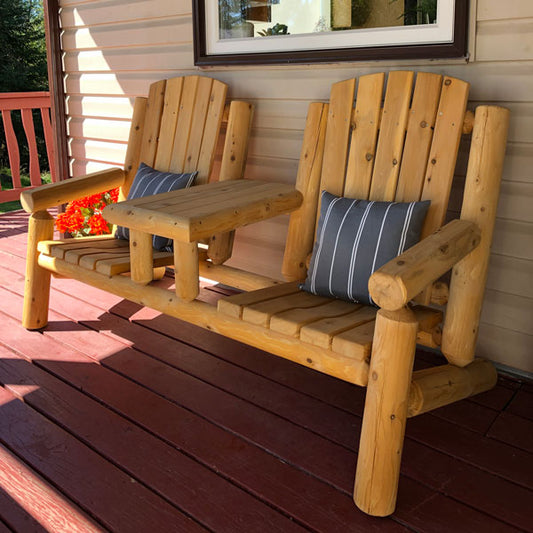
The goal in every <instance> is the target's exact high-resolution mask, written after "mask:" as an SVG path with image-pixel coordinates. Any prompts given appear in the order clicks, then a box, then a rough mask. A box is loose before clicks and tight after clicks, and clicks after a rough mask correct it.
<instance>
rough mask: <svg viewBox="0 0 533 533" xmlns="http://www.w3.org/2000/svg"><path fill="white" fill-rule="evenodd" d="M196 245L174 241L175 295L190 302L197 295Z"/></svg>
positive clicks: (197, 266)
mask: <svg viewBox="0 0 533 533" xmlns="http://www.w3.org/2000/svg"><path fill="white" fill-rule="evenodd" d="M199 268H200V267H199V264H198V243H196V242H180V241H178V240H176V239H174V272H175V276H176V295H177V297H178V298H179V299H180V300H184V301H185V302H191V301H192V300H194V299H195V298H196V297H197V296H198V293H199V285H198V283H199V276H200V274H199Z"/></svg>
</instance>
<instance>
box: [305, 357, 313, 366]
mask: <svg viewBox="0 0 533 533" xmlns="http://www.w3.org/2000/svg"><path fill="white" fill-rule="evenodd" d="M306 361H307V362H308V363H309V364H310V365H311V364H312V363H313V360H312V359H311V358H310V357H308V358H307V359H306Z"/></svg>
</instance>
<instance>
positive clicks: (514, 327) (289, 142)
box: [60, 0, 533, 372]
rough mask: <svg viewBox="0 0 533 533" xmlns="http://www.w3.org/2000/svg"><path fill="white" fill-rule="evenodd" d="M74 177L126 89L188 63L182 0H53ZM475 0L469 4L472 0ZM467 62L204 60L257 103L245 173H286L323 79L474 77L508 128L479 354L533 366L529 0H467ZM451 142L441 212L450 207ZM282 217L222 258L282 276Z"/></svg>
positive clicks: (240, 237) (104, 148)
mask: <svg viewBox="0 0 533 533" xmlns="http://www.w3.org/2000/svg"><path fill="white" fill-rule="evenodd" d="M60 3H61V7H62V9H61V23H62V27H63V36H62V43H63V49H64V65H65V72H66V76H65V87H66V92H67V110H68V111H67V112H68V131H69V136H70V140H69V149H70V154H71V162H70V167H71V171H72V173H73V175H81V174H83V173H85V172H91V171H95V170H100V169H102V168H105V167H106V166H109V165H110V164H112V165H113V164H114V165H121V164H122V162H123V159H124V153H125V145H126V140H127V135H128V126H129V119H130V116H131V111H132V103H133V98H134V97H135V96H136V95H144V94H146V92H147V89H148V86H149V84H150V83H152V82H153V81H156V80H159V79H161V78H167V77H170V76H175V75H180V74H190V73H195V72H198V71H197V69H196V68H195V67H194V65H193V46H192V15H191V5H190V2H189V0H139V1H136V2H129V1H127V0H115V1H113V2H109V1H107V0H90V1H75V0H61V2H60ZM471 3H472V4H474V5H475V4H476V2H471ZM475 9H476V10H477V11H476V15H477V16H476V18H477V23H476V32H475V36H474V38H473V39H472V49H473V50H475V61H474V62H471V63H469V64H466V63H465V62H462V61H444V62H413V63H410V62H389V61H387V62H381V63H380V62H375V63H372V64H369V63H364V64H357V63H351V64H335V65H314V66H307V65H300V66H269V67H235V68H214V69H206V70H205V71H204V72H205V74H207V75H212V76H215V77H217V78H219V79H220V80H222V81H225V82H227V83H228V84H229V86H230V96H231V97H232V98H239V99H245V100H249V101H251V102H253V103H254V104H255V106H256V113H255V118H254V128H253V132H252V141H251V147H250V153H249V159H248V165H247V175H248V176H249V177H251V178H258V179H265V180H272V181H282V182H286V183H294V180H295V176H296V170H297V165H298V158H299V154H300V148H301V142H302V134H303V128H304V124H305V114H306V111H307V106H308V104H309V102H311V101H314V100H325V99H327V98H328V93H329V88H330V86H331V83H332V82H335V81H338V80H342V79H345V78H348V77H351V76H354V75H356V76H359V75H362V74H366V73H369V72H375V71H380V70H389V69H415V70H416V69H423V70H430V71H434V72H441V73H447V74H450V75H452V76H456V77H458V78H461V79H464V80H467V81H469V82H471V84H472V90H471V96H470V99H471V102H470V107H471V108H474V107H475V106H476V105H478V104H482V103H494V104H498V105H504V106H507V107H509V108H510V109H511V113H512V116H511V127H510V132H509V143H508V147H507V158H506V162H505V167H504V173H503V182H502V194H501V199H500V204H499V207H498V219H497V222H496V227H495V235H494V243H493V248H492V256H491V263H490V270H489V276H488V281H487V292H486V298H485V304H484V307H483V315H482V325H481V328H480V340H479V345H478V355H479V356H484V357H488V358H490V359H492V360H494V361H498V362H501V363H503V364H506V365H508V366H513V367H515V368H518V369H521V370H525V371H528V372H532V371H533V336H532V327H531V324H532V323H533V275H532V274H533V268H532V266H533V215H532V213H533V209H531V205H532V200H533V177H532V176H533V171H532V169H533V120H532V118H533V1H529V0H507V1H505V2H502V1H501V0H477V7H475ZM467 149H468V146H467V143H464V145H463V146H462V147H461V154H460V160H459V163H458V168H457V179H456V184H455V186H454V194H453V198H452V203H451V206H450V216H457V214H458V210H459V208H460V193H459V186H460V184H461V181H462V180H463V179H464V175H465V172H466V155H467ZM287 220H288V218H287V217H278V218H276V219H273V220H271V221H267V222H264V223H261V224H257V225H254V226H251V227H246V228H242V229H241V230H239V231H238V234H237V240H236V246H235V253H234V257H233V258H232V260H231V261H230V263H231V264H234V265H236V266H239V267H241V268H246V269H250V270H254V271H257V272H261V273H264V274H268V275H272V276H276V277H280V265H281V258H282V254H283V246H284V240H285V234H286V229H287Z"/></svg>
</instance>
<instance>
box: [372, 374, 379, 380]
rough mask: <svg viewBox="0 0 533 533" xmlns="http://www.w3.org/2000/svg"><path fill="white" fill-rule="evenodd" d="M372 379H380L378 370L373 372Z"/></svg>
mask: <svg viewBox="0 0 533 533" xmlns="http://www.w3.org/2000/svg"><path fill="white" fill-rule="evenodd" d="M372 379H373V380H374V381H377V379H378V373H377V372H372Z"/></svg>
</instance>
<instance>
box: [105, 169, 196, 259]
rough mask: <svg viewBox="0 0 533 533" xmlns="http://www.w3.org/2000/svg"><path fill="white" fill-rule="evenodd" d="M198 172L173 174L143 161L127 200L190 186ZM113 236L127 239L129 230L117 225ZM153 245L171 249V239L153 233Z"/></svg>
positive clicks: (160, 249) (157, 247) (169, 250)
mask: <svg viewBox="0 0 533 533" xmlns="http://www.w3.org/2000/svg"><path fill="white" fill-rule="evenodd" d="M197 175H198V172H197V171H196V172H192V173H187V174H174V173H172V172H160V171H159V170H155V169H153V168H152V167H149V166H148V165H145V164H144V163H141V164H140V165H139V169H138V170H137V173H136V174H135V178H133V183H132V185H131V188H130V192H129V193H128V200H133V199H134V198H144V197H145V196H151V195H153V194H159V193H163V192H170V191H177V190H178V189H185V188H186V187H190V186H191V185H192V184H193V182H194V180H195V178H196V176H197ZM115 237H117V238H119V239H125V240H129V238H130V231H129V229H128V228H125V227H123V226H117V231H116V232H115ZM152 245H153V247H154V248H155V249H156V250H159V251H166V252H171V251H172V248H173V247H172V239H167V238H166V237H161V236H159V235H154V238H153V243H152Z"/></svg>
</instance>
